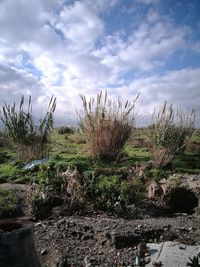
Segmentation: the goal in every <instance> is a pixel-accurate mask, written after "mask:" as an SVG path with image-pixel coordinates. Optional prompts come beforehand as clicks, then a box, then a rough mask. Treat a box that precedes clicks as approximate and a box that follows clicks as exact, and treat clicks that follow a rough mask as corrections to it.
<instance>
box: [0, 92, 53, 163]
mask: <svg viewBox="0 0 200 267" xmlns="http://www.w3.org/2000/svg"><path fill="white" fill-rule="evenodd" d="M55 108H56V99H55V98H53V96H52V97H51V100H50V102H49V107H48V110H47V112H46V115H45V116H44V118H43V119H41V120H40V124H39V126H36V125H35V124H34V121H33V115H32V104H31V97H29V103H28V107H27V111H24V96H22V98H21V102H20V105H19V109H18V110H16V106H15V103H14V104H13V106H10V105H7V104H6V103H4V106H3V110H2V116H1V120H2V122H3V124H4V126H5V128H6V131H7V133H8V136H9V137H10V138H11V140H12V141H13V142H14V144H16V145H17V148H18V157H19V159H21V160H23V161H28V160H32V159H40V158H43V157H46V156H47V155H48V153H49V149H50V133H51V130H52V128H53V113H54V111H55Z"/></svg>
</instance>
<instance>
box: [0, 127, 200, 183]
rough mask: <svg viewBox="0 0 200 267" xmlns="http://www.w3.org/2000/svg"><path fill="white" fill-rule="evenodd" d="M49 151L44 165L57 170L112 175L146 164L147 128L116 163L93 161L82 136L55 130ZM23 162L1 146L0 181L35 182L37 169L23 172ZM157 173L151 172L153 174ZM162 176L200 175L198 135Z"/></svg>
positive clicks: (10, 148)
mask: <svg viewBox="0 0 200 267" xmlns="http://www.w3.org/2000/svg"><path fill="white" fill-rule="evenodd" d="M51 140H52V144H51V146H52V149H51V152H50V155H49V160H48V161H47V162H46V163H45V164H46V165H53V166H55V167H56V168H57V169H58V170H63V171H64V170H66V169H67V167H68V166H76V168H77V169H78V171H79V172H81V173H84V172H92V171H95V172H96V173H99V174H101V173H102V174H105V173H106V174H109V175H115V174H117V173H120V171H121V170H123V169H124V168H127V166H135V165H136V164H141V163H144V162H148V161H149V160H151V159H152V155H151V153H150V151H149V149H148V137H147V134H146V129H137V130H135V131H134V133H133V134H132V136H131V138H130V139H129V141H128V142H127V144H126V147H125V151H124V152H125V153H124V157H123V158H122V159H121V160H120V161H119V162H117V163H115V162H114V163H110V162H106V161H105V160H100V161H99V160H94V159H92V158H91V157H90V156H89V154H88V152H87V147H86V144H85V141H84V137H83V136H81V135H80V134H78V133H74V134H68V135H67V134H58V129H54V131H53V133H52V136H51ZM24 166H25V163H22V162H20V161H18V160H17V156H16V150H15V147H13V146H11V145H9V144H7V145H5V146H2V147H0V181H1V182H5V181H16V182H30V181H33V180H37V179H38V167H35V168H33V169H31V170H25V169H24ZM159 172H160V171H159V170H155V169H153V170H152V173H150V176H151V175H154V174H155V175H156V174H157V173H159ZM161 172H162V173H169V172H170V173H171V172H173V173H189V174H192V173H193V174H195V173H200V132H199V131H197V132H195V134H194V135H193V137H192V141H191V143H190V145H189V146H188V148H187V149H186V151H185V153H184V154H183V155H179V156H176V157H175V158H174V159H173V161H172V166H171V167H170V168H169V169H165V170H162V171H161Z"/></svg>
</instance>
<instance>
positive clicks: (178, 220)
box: [0, 177, 200, 267]
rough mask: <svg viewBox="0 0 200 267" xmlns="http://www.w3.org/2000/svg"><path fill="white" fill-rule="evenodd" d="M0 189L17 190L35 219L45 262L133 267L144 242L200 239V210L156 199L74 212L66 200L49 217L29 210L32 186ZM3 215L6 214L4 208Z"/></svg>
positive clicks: (26, 212) (57, 266) (46, 266)
mask: <svg viewBox="0 0 200 267" xmlns="http://www.w3.org/2000/svg"><path fill="white" fill-rule="evenodd" d="M192 179H193V180H194V178H193V177H192ZM195 179H196V178H195ZM193 180H192V181H193ZM198 180H199V179H198ZM195 181H196V180H195ZM0 188H1V189H9V190H12V192H14V193H16V194H18V195H19V199H20V203H21V204H20V207H21V211H23V214H21V216H28V217H29V218H31V219H32V220H34V222H35V244H36V248H37V251H38V255H39V258H40V261H41V264H42V267H72V266H73V267H79V266H80V267H94V266H101V267H106V266H107V267H115V266H116V267H122V266H124V267H125V266H126V267H131V266H132V267H133V266H135V261H136V254H138V248H139V247H140V245H141V244H144V243H145V244H146V243H160V242H163V241H179V242H180V243H182V244H187V245H197V244H200V217H199V216H198V215H196V214H189V213H183V212H184V211H182V213H174V212H173V213H172V211H170V209H169V208H167V207H166V206H165V205H164V206H163V205H160V202H159V201H155V200H154V199H152V200H150V199H146V200H144V201H142V202H140V203H138V204H137V205H131V206H126V207H121V206H117V205H116V207H115V208H116V212H115V215H114V214H105V213H103V212H100V211H96V210H94V208H93V205H92V204H91V203H90V204H88V205H85V206H84V207H82V208H81V209H79V210H77V211H76V213H74V212H71V211H70V210H69V209H68V207H66V206H65V205H61V206H58V207H55V208H53V209H52V211H51V210H49V212H47V213H46V211H47V207H46V208H45V215H46V216H47V217H46V218H45V219H44V220H41V218H40V219H38V218H36V217H34V216H33V215H32V214H31V212H30V211H31V210H30V207H29V204H30V203H29V202H28V200H29V199H30V187H29V186H26V185H14V184H1V185H0ZM195 188H198V187H196V186H195ZM195 190H196V189H195ZM195 192H196V191H195ZM175 193H176V194H175V195H177V192H175ZM186 193H187V192H186ZM186 197H187V199H188V200H187V203H188V201H189V200H190V198H189V197H190V195H188V194H186V195H185V192H184V194H182V198H180V197H179V199H181V201H179V203H184V198H186ZM175 200H176V201H177V198H176V199H175ZM190 202H191V200H190ZM191 203H193V202H191ZM197 204H198V203H196V205H197ZM186 208H187V209H188V206H187V207H186ZM187 209H186V210H187ZM72 214H73V215H72ZM0 215H1V216H2V218H3V213H1V212H0ZM1 216H0V217H1ZM143 266H145V265H143ZM152 266H153V265H152ZM155 266H156V265H155ZM157 266H158V265H157ZM168 267H170V266H168Z"/></svg>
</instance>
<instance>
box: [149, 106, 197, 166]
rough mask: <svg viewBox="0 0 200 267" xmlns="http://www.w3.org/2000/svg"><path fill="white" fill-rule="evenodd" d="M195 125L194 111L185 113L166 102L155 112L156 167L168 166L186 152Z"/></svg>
mask: <svg viewBox="0 0 200 267" xmlns="http://www.w3.org/2000/svg"><path fill="white" fill-rule="evenodd" d="M194 123H195V111H194V109H192V111H191V112H190V113H184V112H183V111H182V110H180V109H177V110H175V109H174V108H173V105H172V104H171V105H168V104H167V102H165V103H164V105H163V107H162V108H161V109H160V110H159V111H158V112H156V111H155V112H154V114H153V126H152V129H151V134H152V135H151V137H152V143H153V145H152V152H153V156H154V160H155V167H158V168H162V167H165V166H167V165H168V164H169V162H170V161H171V160H172V158H173V157H174V156H175V155H176V154H179V153H181V152H183V151H184V149H185V147H186V144H187V143H188V142H189V140H190V138H191V136H192V134H193V132H194Z"/></svg>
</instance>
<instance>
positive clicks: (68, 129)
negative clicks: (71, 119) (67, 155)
mask: <svg viewBox="0 0 200 267" xmlns="http://www.w3.org/2000/svg"><path fill="white" fill-rule="evenodd" d="M74 132H75V129H74V128H73V127H71V126H68V125H66V126H61V127H59V128H58V134H73V133H74Z"/></svg>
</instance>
